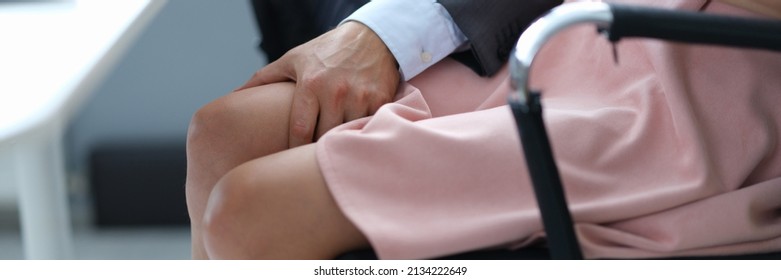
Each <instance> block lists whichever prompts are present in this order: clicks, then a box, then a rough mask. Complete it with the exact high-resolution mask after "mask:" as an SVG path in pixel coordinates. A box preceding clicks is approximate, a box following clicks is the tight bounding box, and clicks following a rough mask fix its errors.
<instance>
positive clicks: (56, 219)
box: [15, 133, 72, 259]
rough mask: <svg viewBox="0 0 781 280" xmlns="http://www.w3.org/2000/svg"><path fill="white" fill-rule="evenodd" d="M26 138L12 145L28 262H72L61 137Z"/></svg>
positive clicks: (23, 238)
mask: <svg viewBox="0 0 781 280" xmlns="http://www.w3.org/2000/svg"><path fill="white" fill-rule="evenodd" d="M53 134H57V135H45V136H39V137H29V138H28V139H25V141H23V142H19V143H17V145H15V152H16V166H15V170H16V178H17V188H18V192H19V208H20V220H21V221H20V224H21V228H22V242H23V244H24V253H25V257H26V258H28V259H70V258H72V241H71V240H72V239H71V238H72V233H71V222H70V215H69V208H68V196H67V191H66V186H65V168H64V161H63V160H64V159H63V149H62V139H61V138H62V137H60V135H59V133H53Z"/></svg>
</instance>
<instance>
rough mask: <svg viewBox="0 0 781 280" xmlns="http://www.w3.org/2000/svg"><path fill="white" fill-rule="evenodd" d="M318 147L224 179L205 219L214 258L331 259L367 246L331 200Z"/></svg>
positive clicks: (254, 164) (251, 165)
mask: <svg viewBox="0 0 781 280" xmlns="http://www.w3.org/2000/svg"><path fill="white" fill-rule="evenodd" d="M315 145H317V144H311V145H307V146H303V147H298V148H295V149H291V150H286V151H283V152H280V153H276V154H273V155H269V156H266V157H262V158H259V159H256V160H252V161H249V162H247V163H245V164H242V165H240V166H239V167H237V168H235V169H233V170H231V171H230V172H229V173H228V174H227V175H226V176H225V177H223V178H222V179H221V180H220V181H219V183H218V184H217V186H216V187H215V190H214V191H213V192H212V195H211V197H210V199H209V202H208V204H207V210H206V215H205V219H204V221H205V223H206V234H205V239H204V240H205V244H206V249H207V251H208V253H209V256H210V257H212V258H240V259H250V258H251V259H268V258H272V259H322V258H326V259H327V258H333V257H335V256H337V255H339V254H341V253H344V252H345V251H349V250H354V249H358V248H364V247H368V241H367V240H366V238H365V237H364V236H363V234H361V233H360V232H359V231H358V230H357V229H356V227H355V226H354V225H353V224H352V222H350V221H349V220H348V219H347V218H346V217H345V216H344V214H343V213H342V211H341V210H340V209H339V207H338V206H337V204H336V202H335V201H334V199H333V197H332V196H331V193H330V191H329V189H328V188H327V186H326V183H325V180H324V178H323V175H322V173H321V171H320V167H319V165H318V162H317V159H316V156H315V149H316V148H315Z"/></svg>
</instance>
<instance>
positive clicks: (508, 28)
mask: <svg viewBox="0 0 781 280" xmlns="http://www.w3.org/2000/svg"><path fill="white" fill-rule="evenodd" d="M438 2H439V3H440V4H441V5H442V6H444V7H445V9H446V10H447V11H448V13H449V14H450V16H451V17H452V18H453V20H454V21H455V24H456V25H457V26H458V27H459V28H460V29H461V31H462V32H463V33H464V35H465V36H466V37H467V39H469V44H470V47H471V48H470V50H469V51H467V52H464V53H457V54H454V56H453V57H454V58H455V59H457V60H459V61H461V62H463V63H465V64H466V65H468V66H470V67H471V68H472V69H474V70H475V71H476V72H477V73H478V74H480V75H483V76H486V75H487V76H490V75H493V74H494V73H496V71H498V70H499V68H501V67H502V65H504V63H505V62H506V61H507V59H508V58H509V55H510V52H511V51H512V49H513V46H514V45H515V43H516V42H517V40H518V38H519V37H520V36H521V32H522V31H523V30H524V29H526V27H527V26H529V24H531V23H532V22H533V21H534V20H535V19H537V18H538V17H539V16H541V15H542V14H544V13H545V12H547V11H548V10H550V9H551V8H553V7H555V6H557V5H559V4H561V3H562V0H438Z"/></svg>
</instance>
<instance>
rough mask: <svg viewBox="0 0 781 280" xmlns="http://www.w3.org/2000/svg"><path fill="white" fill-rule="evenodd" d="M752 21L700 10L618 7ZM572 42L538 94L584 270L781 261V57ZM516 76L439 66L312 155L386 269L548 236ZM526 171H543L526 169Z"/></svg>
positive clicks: (590, 32) (586, 36)
mask: <svg viewBox="0 0 781 280" xmlns="http://www.w3.org/2000/svg"><path fill="white" fill-rule="evenodd" d="M625 2H627V3H630V4H646V3H654V4H655V5H657V6H663V7H668V8H679V9H689V10H700V9H704V10H705V12H708V13H719V14H732V15H740V16H747V17H756V15H753V14H750V13H748V12H745V11H742V10H740V9H737V8H735V7H732V6H728V5H726V4H720V3H718V2H710V3H709V4H707V5H706V3H707V1H681V0H666V1H625ZM617 50H618V54H619V62H618V64H616V63H615V62H614V60H613V54H612V46H611V44H610V43H608V42H606V41H605V40H604V39H603V38H600V37H599V35H598V34H596V32H594V28H593V27H578V28H573V29H572V30H569V31H566V32H564V33H562V34H561V35H559V36H557V37H556V38H554V39H553V41H552V42H550V43H549V44H548V45H547V46H546V47H545V48H544V49H543V51H542V52H541V53H540V55H539V56H538V58H537V59H536V62H535V65H534V68H533V70H532V76H531V78H532V86H533V87H534V88H539V89H541V90H542V91H543V103H544V106H545V110H546V111H545V118H546V125H547V127H548V131H549V133H550V137H551V140H552V142H553V143H552V144H553V148H554V153H555V156H556V159H557V162H558V164H559V168H560V172H561V175H562V180H563V183H564V185H565V188H566V192H567V197H568V200H569V204H570V208H571V210H572V212H573V217H574V220H575V223H576V231H577V233H578V237H579V239H580V241H581V243H582V246H583V249H584V252H585V254H586V256H587V257H589V258H640V257H643V258H645V257H663V256H685V255H688V256H691V255H714V254H737V253H757V252H769V251H778V250H781V150H779V142H778V141H779V136H780V135H781V132H779V127H778V126H779V124H780V123H781V110H779V108H781V79H778V77H781V54H778V53H771V52H767V51H756V50H744V49H731V48H723V47H713V46H696V45H683V44H674V43H665V42H661V41H656V40H646V39H631V40H623V41H621V42H619V43H618V45H617ZM509 92H510V90H509V87H508V82H507V70H506V69H504V70H502V72H501V73H499V74H498V75H496V76H494V77H492V78H481V77H478V76H476V75H474V74H473V73H472V72H471V71H470V70H469V69H468V68H466V67H464V66H462V65H460V64H458V63H456V62H454V61H451V60H445V61H442V62H440V63H438V64H437V65H435V66H434V67H433V68H431V69H429V70H427V71H426V72H424V73H423V74H421V75H420V76H418V77H416V78H415V79H413V80H412V81H410V82H409V83H408V84H404V85H402V87H401V88H400V90H399V94H398V97H397V101H396V102H395V103H392V104H388V105H386V106H383V107H382V108H381V109H380V110H379V111H378V112H377V113H376V114H375V115H374V116H372V117H368V118H364V119H360V120H356V121H353V122H350V123H347V124H344V125H342V126H340V127H338V128H336V129H334V130H332V131H331V132H329V133H327V134H326V135H325V136H324V137H323V138H322V139H321V140H320V141H319V142H318V144H317V146H318V148H317V156H318V161H319V163H320V166H321V168H322V170H323V174H324V176H325V178H326V182H327V184H328V186H329V188H330V190H331V193H332V194H333V196H334V197H335V199H336V201H337V203H338V204H339V206H340V207H341V209H342V210H343V211H344V213H345V214H346V215H347V217H348V218H349V219H350V220H351V221H353V222H354V223H355V224H356V226H357V227H358V228H359V229H360V230H361V231H362V232H363V233H364V234H365V235H366V236H367V237H368V239H369V240H370V242H371V244H372V246H373V248H374V249H375V250H376V251H377V253H378V255H379V256H380V257H381V258H387V259H407V258H432V257H437V256H443V255H448V254H453V253H458V252H464V251H470V250H475V249H480V248H487V247H497V246H499V247H508V248H516V247H523V246H528V245H530V244H534V243H535V242H536V241H538V240H541V239H542V238H544V234H543V233H542V226H541V222H540V221H539V213H538V210H537V205H536V202H535V201H534V195H533V193H532V190H531V187H530V182H529V178H528V175H527V174H526V166H525V165H526V164H527V162H526V161H525V160H524V157H523V154H522V152H521V149H520V142H519V140H518V136H517V132H516V130H515V123H514V120H513V119H512V115H511V113H510V110H509V108H507V106H505V105H504V104H505V102H506V101H505V100H506V98H507V96H508V94H509ZM528 164H534V162H529V163H528Z"/></svg>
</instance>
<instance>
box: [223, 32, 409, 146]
mask: <svg viewBox="0 0 781 280" xmlns="http://www.w3.org/2000/svg"><path fill="white" fill-rule="evenodd" d="M284 81H294V82H296V88H295V93H294V95H293V104H292V107H291V110H290V138H289V143H290V147H291V148H293V147H297V146H300V145H304V144H308V143H311V142H312V141H314V140H316V139H317V138H319V137H320V136H322V135H323V134H324V133H325V132H327V131H328V130H330V129H332V128H334V127H335V126H337V125H340V124H342V123H344V122H347V121H351V120H354V119H358V118H362V117H365V116H369V115H372V114H374V113H375V112H376V111H377V109H379V107H380V106H382V105H383V104H385V103H388V102H390V101H392V100H393V96H394V95H395V94H396V88H397V87H398V84H399V72H398V66H397V64H396V60H395V58H394V57H393V54H392V53H391V52H390V50H388V48H387V47H386V46H385V44H384V43H383V42H382V40H381V39H380V38H379V37H378V36H377V34H375V33H374V31H372V30H371V29H369V28H368V27H366V26H365V25H363V24H361V23H358V22H347V23H344V24H342V25H340V26H339V27H338V28H336V29H334V30H331V31H330V32H328V33H325V34H323V35H321V36H320V37H317V38H315V39H313V40H312V41H309V42H307V43H304V44H303V45H300V46H298V47H296V48H294V49H292V50H290V51H289V52H287V53H286V54H285V55H284V56H282V57H281V58H280V59H279V60H277V61H275V62H273V63H271V64H269V65H267V66H266V67H264V68H263V69H260V70H259V71H258V72H256V73H255V74H254V75H253V76H252V78H250V80H249V81H247V83H246V84H244V85H243V86H241V87H240V88H238V89H237V90H241V89H245V88H250V87H255V86H260V85H265V84H269V83H276V82H284Z"/></svg>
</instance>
